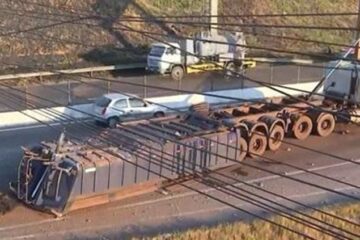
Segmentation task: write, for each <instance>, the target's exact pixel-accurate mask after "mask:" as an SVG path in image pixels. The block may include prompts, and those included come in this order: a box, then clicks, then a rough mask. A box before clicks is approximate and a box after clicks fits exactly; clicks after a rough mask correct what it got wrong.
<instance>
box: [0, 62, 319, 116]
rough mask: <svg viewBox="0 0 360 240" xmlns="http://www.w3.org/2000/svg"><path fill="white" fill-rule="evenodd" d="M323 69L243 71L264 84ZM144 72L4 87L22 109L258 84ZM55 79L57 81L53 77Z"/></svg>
mask: <svg viewBox="0 0 360 240" xmlns="http://www.w3.org/2000/svg"><path fill="white" fill-rule="evenodd" d="M323 72H324V70H323V69H321V68H309V67H298V66H294V65H278V66H273V67H270V66H268V65H259V66H258V67H256V68H254V69H249V70H248V71H247V72H246V76H247V77H249V78H251V79H255V80H258V81H261V82H264V83H276V84H289V83H300V82H313V81H318V80H319V79H321V77H322V75H323ZM145 75H146V74H145V72H144V71H143V70H138V71H119V72H113V73H112V75H109V74H107V75H105V76H102V77H101V75H100V76H98V77H99V78H110V79H112V80H114V82H107V81H104V80H99V79H96V78H92V79H89V78H85V77H79V76H76V75H69V76H67V77H66V78H65V79H62V80H58V81H59V82H58V83H56V84H54V83H42V84H34V85H28V86H26V87H25V86H20V87H18V90H20V91H16V90H9V89H8V90H7V92H8V93H10V94H16V99H17V101H18V102H19V107H20V108H22V109H25V108H26V104H27V103H32V104H35V105H41V106H48V107H53V106H64V105H67V104H69V103H70V104H80V103H88V102H89V101H93V99H94V98H97V97H99V96H101V95H102V94H104V93H107V92H127V93H132V94H136V95H138V96H140V97H158V96H167V95H176V94H178V91H177V90H178V89H181V90H184V91H198V92H206V91H217V90H228V89H236V88H247V87H257V86H259V85H258V84H256V83H254V82H250V81H247V80H241V79H238V78H232V79H228V78H227V79H225V78H224V75H223V73H221V72H220V73H219V72H218V73H216V72H207V73H201V74H191V75H188V76H187V77H186V78H185V79H184V80H182V81H179V82H178V81H173V80H171V79H170V77H169V76H159V75H146V76H145ZM64 80H65V81H64ZM55 81H57V80H56V79H55ZM134 84H135V85H134ZM143 85H148V86H149V85H152V86H156V87H165V88H168V89H169V88H170V89H174V91H169V90H163V89H156V88H151V87H144V86H143ZM25 92H27V94H25ZM31 95H35V96H41V97H42V98H45V99H51V100H52V102H48V101H43V100H39V99H38V98H36V97H33V96H31ZM7 98H8V96H4V95H0V112H4V111H9V108H8V107H6V102H8V100H7ZM3 102H5V104H3Z"/></svg>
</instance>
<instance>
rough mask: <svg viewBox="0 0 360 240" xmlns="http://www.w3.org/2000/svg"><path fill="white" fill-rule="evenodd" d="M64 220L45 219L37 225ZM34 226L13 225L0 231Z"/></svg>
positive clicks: (27, 224)
mask: <svg viewBox="0 0 360 240" xmlns="http://www.w3.org/2000/svg"><path fill="white" fill-rule="evenodd" d="M62 220H64V218H50V219H44V220H41V221H37V222H36V225H38V224H43V223H53V222H58V221H62ZM33 225H34V223H33V222H30V223H24V224H18V225H13V226H8V227H2V228H0V231H8V230H12V229H16V228H23V227H30V226H33Z"/></svg>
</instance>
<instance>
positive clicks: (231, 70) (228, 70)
mask: <svg viewBox="0 0 360 240" xmlns="http://www.w3.org/2000/svg"><path fill="white" fill-rule="evenodd" d="M236 73H237V68H236V65H235V63H234V62H228V63H227V64H226V67H225V76H226V77H232V76H235V75H236Z"/></svg>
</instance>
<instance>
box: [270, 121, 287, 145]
mask: <svg viewBox="0 0 360 240" xmlns="http://www.w3.org/2000/svg"><path fill="white" fill-rule="evenodd" d="M284 136H285V130H284V128H282V127H281V126H279V125H275V126H274V128H273V129H272V130H271V132H270V134H269V139H268V148H269V149H270V150H271V151H277V150H278V149H279V148H280V146H281V144H282V140H283V139H284Z"/></svg>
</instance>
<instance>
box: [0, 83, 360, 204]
mask: <svg viewBox="0 0 360 240" xmlns="http://www.w3.org/2000/svg"><path fill="white" fill-rule="evenodd" d="M0 86H2V87H6V88H8V89H11V90H14V91H17V92H23V91H22V90H20V89H16V88H13V87H11V86H9V85H6V84H1V83H0ZM28 95H29V96H33V97H36V98H38V99H41V100H45V101H48V102H50V103H56V102H55V101H52V100H49V99H46V98H43V97H40V96H37V95H35V94H31V93H28ZM67 108H69V109H70V110H73V111H76V112H79V113H82V114H85V115H87V116H91V117H96V116H95V115H93V114H91V113H88V112H86V111H82V110H79V109H76V108H74V107H71V106H68V107H67ZM178 144H183V143H178ZM209 154H213V153H210V152H209ZM215 155H217V154H215ZM255 155H256V154H255ZM219 157H222V156H219ZM259 157H262V158H265V157H264V156H260V155H259ZM265 159H267V160H271V161H273V162H278V161H276V160H273V159H271V158H269V157H266V158H265ZM228 160H229V161H232V162H234V163H239V164H241V165H244V166H247V167H250V168H253V169H257V170H260V171H264V172H267V173H270V174H274V175H278V176H281V177H284V178H287V179H291V180H293V181H295V182H300V183H303V184H307V185H310V186H313V187H317V188H320V189H322V190H327V191H329V192H332V193H336V194H339V195H343V196H346V197H348V198H350V199H353V200H360V198H357V197H354V196H353V195H349V194H345V193H340V192H338V191H334V190H332V189H330V188H326V187H323V186H320V185H317V184H314V183H311V182H308V181H305V180H301V179H297V178H294V177H291V176H288V175H286V174H281V173H278V172H275V171H272V170H268V169H265V168H262V167H259V166H255V165H253V164H249V163H245V162H239V161H237V160H236V159H228ZM282 164H284V163H282ZM289 166H290V165H289ZM292 167H294V166H292ZM294 168H295V169H296V168H297V169H300V168H298V167H296V166H295V167H294ZM301 170H303V171H304V172H307V173H310V174H314V175H316V176H321V177H323V178H325V179H328V180H332V181H334V182H338V183H341V184H345V185H348V186H351V187H354V188H360V187H359V186H356V185H354V184H351V183H345V182H343V181H341V180H338V179H333V178H331V177H328V176H326V175H322V174H318V173H314V172H311V171H307V170H305V169H301Z"/></svg>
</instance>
